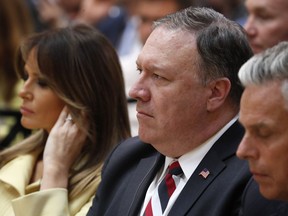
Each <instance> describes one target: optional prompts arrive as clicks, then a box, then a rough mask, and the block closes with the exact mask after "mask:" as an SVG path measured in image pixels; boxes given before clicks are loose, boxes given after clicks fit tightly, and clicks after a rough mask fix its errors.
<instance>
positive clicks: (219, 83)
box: [207, 78, 231, 112]
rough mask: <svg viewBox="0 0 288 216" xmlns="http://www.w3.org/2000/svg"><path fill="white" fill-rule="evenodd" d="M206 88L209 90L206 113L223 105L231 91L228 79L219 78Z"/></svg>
mask: <svg viewBox="0 0 288 216" xmlns="http://www.w3.org/2000/svg"><path fill="white" fill-rule="evenodd" d="M207 87H208V88H210V96H209V98H208V100H207V111H208V112H213V111H214V110H216V109H217V108H219V107H220V106H221V105H222V104H224V102H225V100H226V98H227V96H228V94H229V92H230V89H231V82H230V80H229V79H228V78H219V79H216V80H213V81H211V82H210V83H209V84H208V86H207Z"/></svg>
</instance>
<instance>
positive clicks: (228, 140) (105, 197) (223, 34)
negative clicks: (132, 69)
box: [88, 7, 252, 216]
mask: <svg viewBox="0 0 288 216" xmlns="http://www.w3.org/2000/svg"><path fill="white" fill-rule="evenodd" d="M251 56H252V50H251V49H250V47H249V44H248V41H247V39H246V36H245V33H244V31H243V29H242V28H241V27H240V26H239V25H238V24H236V23H235V22H233V21H229V20H228V19H226V18H225V17H224V16H222V15H221V14H219V13H217V12H215V11H213V10H212V9H208V8H193V7H190V8H187V9H185V10H183V11H180V12H178V13H175V14H172V15H168V16H166V17H164V18H162V19H160V20H158V21H157V22H156V23H155V26H154V30H153V31H152V33H151V35H150V36H149V38H148V39H147V41H146V43H145V45H144V47H143V49H142V51H141V53H140V55H139V57H138V59H137V62H136V63H137V67H138V70H139V72H140V75H139V79H138V81H137V82H136V83H135V85H134V86H133V87H132V89H131V90H130V96H131V97H132V98H135V99H136V100H137V118H138V121H139V137H134V138H131V139H129V140H126V141H124V142H123V143H121V144H119V145H118V146H117V147H116V148H115V150H114V151H113V152H112V153H111V155H110V157H109V158H108V159H107V161H106V163H105V165H104V168H103V173H102V183H101V185H100V187H99V189H98V191H97V194H96V197H95V199H94V201H93V206H92V207H91V208H90V210H89V212H88V215H89V216H92V215H101V216H104V215H109V216H118V215H119V216H126V215H131V216H135V215H152V214H153V215H154V216H158V215H172V216H181V215H191V216H192V215H193V216H200V215H201V216H202V215H204V216H220V215H221V216H233V215H238V213H239V209H240V201H241V195H242V192H243V190H244V187H245V185H246V183H247V182H248V180H249V178H250V177H251V175H250V173H249V169H248V165H247V163H246V162H245V161H243V160H239V159H238V158H237V157H236V155H235V152H236V149H237V147H238V144H239V142H240V140H241V138H242V136H243V133H244V131H243V128H242V127H241V126H240V125H239V123H238V122H237V115H238V111H239V101H240V97H241V94H242V90H243V89H242V86H241V85H240V84H239V80H238V76H237V72H238V70H239V68H240V67H241V65H242V64H243V63H244V62H246V60H248V59H249V58H250V57H251ZM170 164H172V165H171V166H170ZM179 164H180V167H179ZM174 168H176V169H177V174H176V172H174V170H175V169H174ZM168 170H169V171H168ZM178 171H179V172H178ZM167 173H168V174H167ZM172 188H173V189H172ZM175 188H176V189H175ZM167 189H168V192H167ZM163 191H166V192H163ZM164 198H165V199H164ZM163 200H166V202H165V204H164V201H163Z"/></svg>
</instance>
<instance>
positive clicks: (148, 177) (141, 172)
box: [119, 153, 165, 216]
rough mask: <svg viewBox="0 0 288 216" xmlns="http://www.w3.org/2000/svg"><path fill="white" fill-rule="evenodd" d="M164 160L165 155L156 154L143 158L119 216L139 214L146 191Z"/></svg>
mask: <svg viewBox="0 0 288 216" xmlns="http://www.w3.org/2000/svg"><path fill="white" fill-rule="evenodd" d="M164 159H165V157H164V156H163V155H161V154H159V153H155V154H154V155H153V156H152V157H147V158H143V159H142V160H141V161H140V162H139V164H138V165H137V168H136V169H135V172H134V174H133V175H131V177H130V181H129V183H128V184H127V189H126V190H125V193H124V194H123V197H125V200H123V201H122V205H121V209H120V211H119V212H120V214H119V215H131V216H134V215H137V214H139V212H140V209H141V207H142V204H143V202H144V198H145V195H146V191H147V189H148V187H149V185H150V183H151V182H152V180H153V178H154V176H155V175H156V173H157V172H158V171H159V169H160V168H161V166H162V165H163V163H164ZM127 209H128V214H127Z"/></svg>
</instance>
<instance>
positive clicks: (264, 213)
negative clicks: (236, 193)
mask: <svg viewBox="0 0 288 216" xmlns="http://www.w3.org/2000/svg"><path fill="white" fill-rule="evenodd" d="M240 215H241V216H287V215H288V202H284V201H278V200H268V199H265V198H264V197H263V196H262V195H261V194H260V192H259V186H258V184H257V183H256V182H255V181H254V180H253V178H251V180H250V181H249V183H248V185H247V187H246V189H245V191H244V196H243V200H242V208H241V213H240Z"/></svg>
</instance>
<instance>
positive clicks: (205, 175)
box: [199, 168, 210, 179]
mask: <svg viewBox="0 0 288 216" xmlns="http://www.w3.org/2000/svg"><path fill="white" fill-rule="evenodd" d="M209 174H210V171H209V170H208V169H207V168H204V169H203V170H202V171H201V172H200V173H199V176H202V177H203V178H204V179H206V178H207V177H208V176H209Z"/></svg>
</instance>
